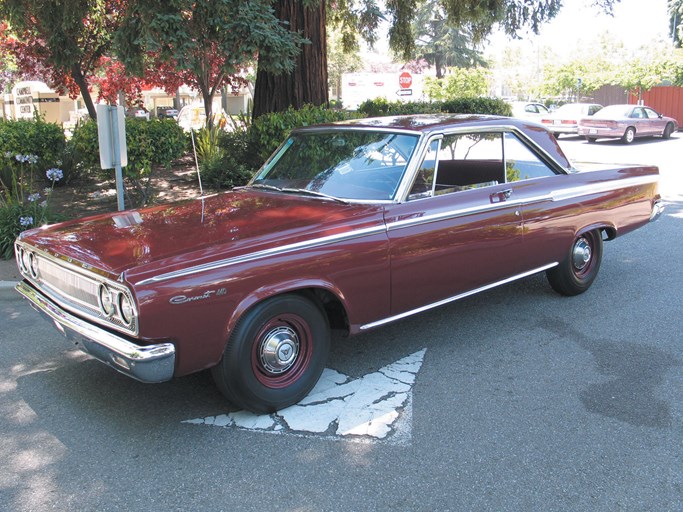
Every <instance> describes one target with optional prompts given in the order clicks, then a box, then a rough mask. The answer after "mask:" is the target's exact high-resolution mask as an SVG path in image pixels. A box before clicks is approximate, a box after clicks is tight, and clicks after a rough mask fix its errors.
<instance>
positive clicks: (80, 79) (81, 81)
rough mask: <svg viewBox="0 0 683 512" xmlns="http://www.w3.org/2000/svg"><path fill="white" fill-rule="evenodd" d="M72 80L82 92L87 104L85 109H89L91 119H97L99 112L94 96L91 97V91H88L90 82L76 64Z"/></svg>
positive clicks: (72, 69)
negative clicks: (96, 108) (93, 99)
mask: <svg viewBox="0 0 683 512" xmlns="http://www.w3.org/2000/svg"><path fill="white" fill-rule="evenodd" d="M71 78H73V79H74V82H76V85H78V89H79V91H81V96H82V97H83V103H85V108H87V109H88V115H89V116H90V118H91V119H95V120H96V119H97V110H95V104H94V103H93V101H92V96H90V91H89V90H88V82H87V81H86V79H85V77H84V76H83V71H81V67H80V66H79V65H78V64H75V65H74V66H73V67H72V68H71Z"/></svg>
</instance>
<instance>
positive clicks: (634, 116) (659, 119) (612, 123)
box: [579, 105, 678, 144]
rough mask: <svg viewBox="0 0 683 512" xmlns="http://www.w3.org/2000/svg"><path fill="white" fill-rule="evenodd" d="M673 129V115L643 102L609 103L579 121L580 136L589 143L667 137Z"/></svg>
mask: <svg viewBox="0 0 683 512" xmlns="http://www.w3.org/2000/svg"><path fill="white" fill-rule="evenodd" d="M676 130H678V123H677V122H676V120H675V119H674V118H672V117H666V116H663V115H662V114H660V113H659V112H657V111H656V110H654V109H652V108H650V107H645V106H642V105H610V106H609V107H605V108H603V109H602V110H600V111H599V112H598V113H597V114H595V115H594V116H592V117H591V118H584V119H581V121H580V122H579V135H581V136H583V137H585V139H586V140H587V141H588V142H595V140H596V139H621V140H622V142H624V143H625V144H630V143H631V142H633V141H634V140H635V138H636V137H652V136H661V137H662V138H664V139H668V138H669V137H671V134H672V133H674V132H675V131H676Z"/></svg>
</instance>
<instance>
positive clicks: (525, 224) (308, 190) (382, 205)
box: [16, 115, 662, 412]
mask: <svg viewBox="0 0 683 512" xmlns="http://www.w3.org/2000/svg"><path fill="white" fill-rule="evenodd" d="M657 188H658V169H657V168H656V167H642V166H634V167H626V168H623V167H622V168H614V169H606V170H598V171H591V172H577V171H576V170H575V169H574V168H572V165H571V164H570V162H569V161H568V160H567V158H566V157H565V156H564V154H563V153H562V151H561V150H560V148H559V146H558V145H557V142H556V141H555V138H554V137H553V136H552V135H551V134H550V133H549V132H548V131H547V130H546V129H545V128H543V127H541V126H539V125H535V124H527V123H526V122H524V121H520V120H516V119H511V118H505V117H486V116H469V115H424V116H409V117H387V118H376V119H364V120H357V121H352V122H345V123H339V124H333V125H321V126H313V127H307V128H302V129H299V130H295V131H294V132H293V133H292V134H291V136H290V137H289V138H288V139H287V141H286V142H285V143H284V144H283V145H282V146H281V147H280V148H279V149H278V150H277V151H276V152H275V153H274V154H273V156H272V157H271V158H270V159H269V160H268V161H267V162H266V163H265V164H264V166H263V168H262V169H261V170H260V171H259V172H258V173H257V174H256V176H255V177H254V178H253V179H252V181H251V182H250V183H249V185H247V186H245V187H241V188H238V189H235V190H233V191H230V192H226V193H222V194H217V195H213V196H209V197H204V198H202V199H196V200H191V201H187V202H181V203H177V204H170V205H164V206H154V207H151V208H145V209H141V210H133V211H127V212H123V213H114V214H107V215H99V216H95V217H90V218H86V219H82V220H77V221H71V222H65V223H62V224H56V225H53V226H49V227H44V228H39V229H34V230H31V231H28V232H25V233H23V234H22V236H21V237H20V238H19V239H18V240H17V242H16V254H17V262H18V265H19V267H20V269H21V273H22V275H23V277H24V280H23V281H22V282H20V283H19V284H18V285H17V289H18V291H19V292H20V293H21V294H23V295H24V296H25V297H26V298H27V299H28V300H29V301H30V302H31V303H32V304H33V305H34V307H35V308H36V309H38V310H39V311H41V312H43V313H45V314H46V315H47V316H48V317H49V318H51V320H52V321H53V322H54V323H55V325H56V326H57V328H58V329H59V330H60V331H62V333H64V334H66V335H68V337H71V338H72V339H74V340H76V342H77V343H78V344H79V346H80V348H81V349H82V350H84V351H85V352H87V353H89V354H91V355H92V356H94V357H95V358H97V359H99V360H100V361H102V362H104V363H106V364H108V365H110V366H112V367H113V368H115V369H117V370H119V371H121V372H123V373H124V374H126V375H129V376H131V377H134V378H136V379H138V380H141V381H144V382H162V381H166V380H168V379H171V378H172V377H173V376H181V375H187V374H189V373H192V372H197V371H199V370H203V369H206V368H211V369H212V373H213V377H214V379H215V381H216V384H217V385H218V387H219V388H220V390H221V391H222V392H223V393H224V394H225V396H226V397H227V398H228V399H229V400H230V401H232V402H233V403H235V404H237V405H239V406H241V407H243V408H246V409H250V410H252V411H255V412H267V411H273V410H277V409H280V408H283V407H286V406H288V405H291V404H294V403H296V402H297V401H299V400H301V399H302V398H303V397H305V396H306V395H307V393H309V391H310V390H311V389H312V388H313V386H314V385H315V384H316V382H317V380H318V378H319V377H320V374H321V372H322V370H323V368H324V366H325V364H326V359H327V355H328V349H329V345H330V330H331V329H341V330H344V331H346V332H347V333H349V334H356V333H359V332H361V331H364V330H367V329H371V328H374V327H378V326H381V325H383V324H386V323H388V322H392V321H395V320H399V319H402V318H405V317H408V316H410V315H412V314H415V313H419V312H421V311H425V310H427V309H429V308H433V307H436V306H440V305H443V304H446V303H449V302H451V301H454V300H457V299H460V298H463V297H466V296H468V295H471V294H473V293H476V292H479V291H483V290H487V289H490V288H492V287H494V286H497V285H500V284H504V283H508V282H510V281H512V280H515V279H520V278H524V277H525V276H529V275H531V274H534V273H537V272H546V274H547V277H548V280H549V282H550V285H551V286H552V287H553V288H554V289H555V290H557V291H558V292H559V293H561V294H564V295H576V294H579V293H581V292H584V291H585V290H587V289H588V287H589V286H590V285H591V283H592V282H593V280H594V279H595V277H596V275H597V273H598V269H599V267H600V261H601V257H602V250H603V240H611V239H613V238H614V237H616V236H618V235H622V234H625V233H628V232H630V231H633V230H634V229H636V228H638V227H641V226H643V225H645V224H647V223H648V222H649V221H651V220H653V219H655V218H656V217H657V216H658V215H659V213H660V211H661V209H662V203H661V201H660V196H659V194H658V191H657Z"/></svg>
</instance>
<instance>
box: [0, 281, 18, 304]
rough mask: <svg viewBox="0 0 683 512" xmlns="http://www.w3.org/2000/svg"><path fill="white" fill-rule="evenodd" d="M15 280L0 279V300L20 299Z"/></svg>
mask: <svg viewBox="0 0 683 512" xmlns="http://www.w3.org/2000/svg"><path fill="white" fill-rule="evenodd" d="M16 285H17V283H16V282H15V281H0V300H9V299H18V298H19V297H20V295H19V294H18V293H17V292H16V291H15V290H14V287H15V286H16Z"/></svg>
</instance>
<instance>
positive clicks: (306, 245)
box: [135, 176, 659, 285]
mask: <svg viewBox="0 0 683 512" xmlns="http://www.w3.org/2000/svg"><path fill="white" fill-rule="evenodd" d="M658 179H659V178H658V176H641V177H636V178H626V179H623V180H617V181H606V182H604V183H599V184H589V185H582V186H580V187H574V188H572V189H567V190H557V191H552V192H551V193H549V194H543V195H538V196H531V197H523V198H520V199H515V200H512V201H503V202H500V203H490V204H486V205H483V206H477V207H471V208H460V209H456V210H450V211H446V212H441V213H436V214H432V215H426V216H424V217H420V218H416V219H406V220H401V221H396V222H390V223H388V224H387V225H386V226H374V227H371V228H363V229H358V230H355V231H349V232H345V233H340V234H337V235H329V236H324V237H320V238H314V239H311V240H305V241H303V242H297V243H293V244H287V245H284V246H281V247H274V248H271V249H265V250H262V251H256V252H253V253H250V254H245V255H243V256H236V257H233V258H226V259H224V260H220V261H215V262H212V263H205V264H203V265H196V266H194V267H190V268H187V269H183V270H176V271H173V272H167V273H165V274H160V275H158V276H154V277H150V278H147V279H143V280H142V281H139V282H137V283H135V284H136V285H145V284H149V283H157V282H160V281H167V280H169V279H175V278H178V277H185V276H189V275H193V274H197V273H199V272H204V271H208V270H216V269H219V268H224V267H229V266H232V265H237V264H239V263H246V262H250V261H255V260H259V259H263V258H267V257H271V256H280V255H283V254H288V253H291V252H294V251H298V250H301V249H313V248H316V247H322V246H325V245H329V244H333V243H337V242H343V241H346V240H353V239H355V238H360V237H363V236H369V235H374V234H379V233H382V232H386V231H392V230H395V229H402V228H405V227H411V226H419V225H422V224H428V223H431V222H437V221H441V220H448V219H454V218H458V217H463V216H467V215H473V214H477V213H485V212H489V211H495V210H499V209H503V208H514V207H521V206H527V205H531V204H537V203H542V202H546V201H564V200H568V199H575V198H578V197H583V196H587V195H592V194H600V193H604V192H609V191H611V190H618V189H620V188H626V187H632V186H638V185H646V184H650V183H656V182H657V181H658Z"/></svg>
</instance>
